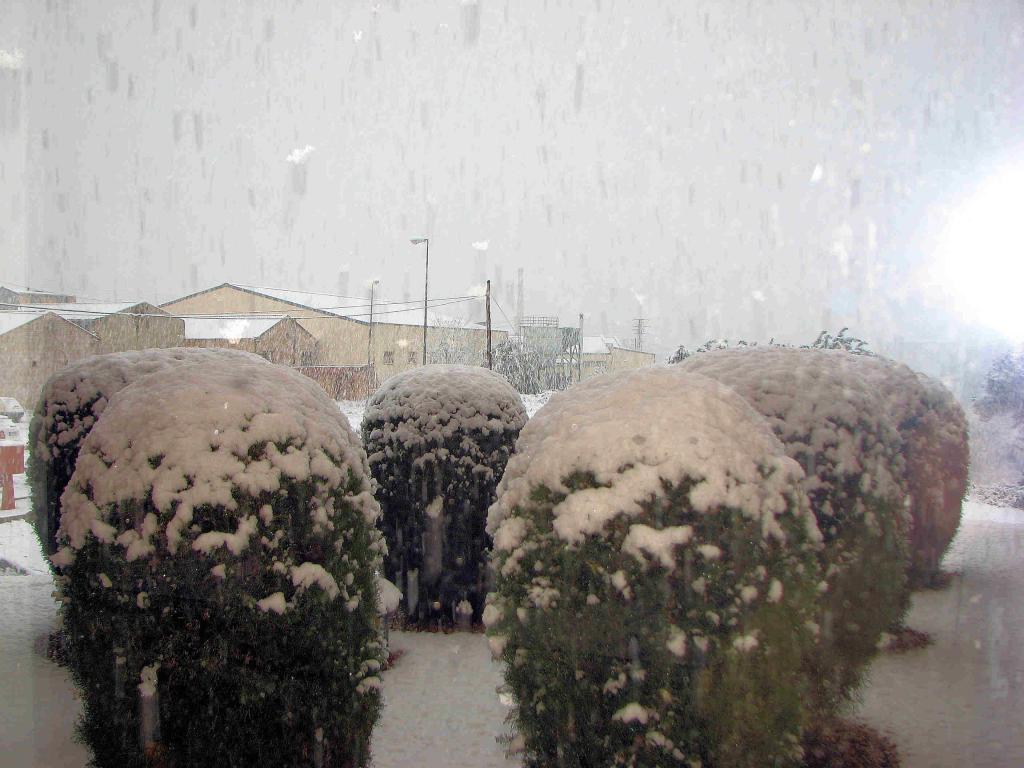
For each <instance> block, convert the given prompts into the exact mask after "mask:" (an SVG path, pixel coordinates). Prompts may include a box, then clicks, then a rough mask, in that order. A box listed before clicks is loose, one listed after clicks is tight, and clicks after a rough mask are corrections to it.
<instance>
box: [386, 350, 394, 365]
mask: <svg viewBox="0 0 1024 768" xmlns="http://www.w3.org/2000/svg"><path fill="white" fill-rule="evenodd" d="M394 364H395V353H394V352H385V353H384V365H394Z"/></svg>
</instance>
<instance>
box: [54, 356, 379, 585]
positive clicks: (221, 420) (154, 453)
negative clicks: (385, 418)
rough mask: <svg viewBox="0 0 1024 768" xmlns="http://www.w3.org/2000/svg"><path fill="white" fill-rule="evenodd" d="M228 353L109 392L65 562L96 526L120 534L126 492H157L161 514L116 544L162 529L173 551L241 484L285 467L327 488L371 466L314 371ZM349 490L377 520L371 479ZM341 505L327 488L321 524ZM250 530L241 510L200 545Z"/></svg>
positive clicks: (71, 512) (85, 450)
mask: <svg viewBox="0 0 1024 768" xmlns="http://www.w3.org/2000/svg"><path fill="white" fill-rule="evenodd" d="M206 351H210V350H206ZM237 354H238V353H236V355H237ZM222 355H223V353H222ZM221 361H222V362H221V363H220V364H217V363H216V362H215V361H214V360H211V361H210V362H208V363H206V364H204V365H179V366H178V367H177V368H175V370H174V375H173V376H163V375H153V376H147V377H143V378H141V379H138V380H136V381H135V382H134V383H133V384H131V385H129V386H127V387H125V388H124V389H122V390H121V391H120V392H118V394H117V396H116V397H113V398H111V401H110V404H109V406H108V407H107V408H106V410H105V411H104V413H103V418H102V419H98V420H97V421H96V424H95V426H94V427H93V428H92V430H91V431H90V432H89V435H88V437H86V439H85V440H84V441H83V443H82V448H81V450H80V452H79V456H78V461H77V464H76V467H75V473H74V475H73V476H72V479H71V483H70V484H69V486H68V488H67V490H66V491H65V493H64V496H63V497H62V507H63V516H62V518H61V526H60V531H59V533H58V537H59V539H60V540H61V541H62V543H64V544H65V545H66V546H64V547H63V548H62V549H61V551H60V552H58V554H57V555H55V556H54V562H55V564H58V565H66V564H68V563H69V562H70V560H71V559H72V558H73V557H74V552H73V550H77V549H79V548H81V547H82V546H83V545H84V543H85V542H86V540H87V538H88V537H89V536H93V537H95V538H97V539H99V540H101V541H110V542H113V534H114V531H115V529H114V528H113V527H112V526H111V525H110V524H109V523H108V522H107V520H108V518H109V515H110V513H111V509H112V507H113V506H114V505H117V504H119V503H121V502H125V501H129V500H140V499H148V500H150V501H151V503H152V505H153V507H154V508H155V510H156V512H157V514H156V515H155V516H154V515H147V520H148V518H150V517H153V518H154V519H153V520H152V521H150V522H144V523H143V525H142V528H141V529H140V530H130V531H126V532H125V533H124V534H122V535H121V536H118V538H117V543H118V544H120V545H122V546H125V547H126V548H128V549H129V554H131V552H132V551H134V552H136V554H137V555H139V554H148V553H149V552H152V551H153V549H154V548H155V547H156V546H157V545H158V544H159V543H161V539H162V540H163V541H162V543H165V544H166V548H167V551H169V552H171V553H174V552H176V551H177V550H178V545H179V543H180V542H181V540H182V539H183V538H186V537H191V535H192V534H191V532H190V529H189V527H190V525H191V523H192V516H193V510H195V509H196V508H199V507H202V506H206V505H214V506H221V507H223V508H225V509H227V510H238V509H239V501H238V498H237V496H236V492H237V493H240V494H242V495H247V496H250V497H257V496H258V495H260V494H262V493H264V492H267V491H274V490H275V489H277V488H279V487H280V485H281V480H282V476H288V477H290V478H294V479H295V480H297V481H300V482H301V481H305V480H309V479H311V478H313V477H316V478H320V479H322V480H323V481H324V482H323V483H321V484H320V485H321V486H322V487H323V488H326V489H336V488H339V487H342V486H343V485H344V484H345V483H346V481H347V478H348V468H351V469H352V470H353V471H354V472H355V473H356V476H359V475H360V473H361V474H362V476H363V477H364V478H365V477H367V476H368V474H369V473H368V466H367V463H366V455H365V453H364V452H363V450H362V447H361V446H360V444H359V439H358V438H357V437H356V436H355V434H354V433H353V432H352V430H351V429H350V428H349V426H348V423H347V421H346V420H345V417H344V416H343V415H342V414H341V412H340V411H339V410H338V408H337V407H336V406H335V404H334V403H333V402H332V401H331V400H330V399H329V398H328V397H327V395H326V394H325V393H324V391H323V390H322V389H321V388H320V387H319V385H317V384H316V382H314V381H313V380H312V379H309V378H306V377H305V376H302V375H301V374H299V373H296V372H294V371H292V370H290V369H288V368H285V367H282V366H276V365H270V364H269V363H266V362H265V361H262V360H260V359H259V358H257V357H255V356H251V355H240V356H237V357H234V358H232V359H230V361H228V358H226V357H222V358H221ZM225 362H228V364H225ZM254 451H255V453H254ZM349 498H350V500H351V501H352V503H353V504H355V505H356V507H357V508H358V509H360V511H361V512H362V513H363V514H364V516H365V518H366V520H367V522H368V523H369V524H370V525H373V523H374V522H375V521H376V519H377V517H378V516H379V514H380V509H379V507H378V505H377V502H376V501H374V499H373V496H372V494H371V493H370V491H369V483H368V482H364V483H363V488H362V490H361V491H360V492H358V493H356V494H355V495H353V496H350V497H349ZM331 504H332V502H331V501H330V500H329V499H326V498H321V496H320V494H319V493H318V494H317V495H316V496H314V498H311V499H309V500H308V506H307V507H305V508H307V509H308V510H309V514H310V515H311V516H312V517H313V520H314V527H319V528H321V529H323V530H325V531H326V530H327V529H330V528H332V527H333V524H332V523H331V520H330V517H331V516H332V514H333V507H332V506H331ZM158 519H159V520H160V521H163V522H157V520H158ZM247 520H252V522H251V523H246V521H247ZM161 529H162V530H161ZM250 529H252V530H255V521H254V518H250V517H247V518H242V519H240V522H239V526H238V530H237V531H234V532H226V533H224V532H218V533H223V536H222V537H220V538H218V539H217V541H210V542H205V540H204V541H200V539H199V538H196V539H195V541H194V542H193V546H192V547H191V550H194V551H196V552H199V551H203V550H204V548H206V543H210V544H211V546H220V544H221V543H226V544H227V545H228V546H229V548H232V547H233V550H232V551H234V549H241V548H244V544H243V543H242V542H240V541H237V540H236V539H237V537H245V536H248V535H250V533H251V530H250ZM128 533H134V536H128V535H127V534H128ZM161 533H162V534H163V536H162V537H160V536H159V534H161ZM154 536H158V538H157V539H156V541H153V537H154ZM224 536H226V537H228V538H223V537H224ZM230 537H236V538H235V539H233V538H230Z"/></svg>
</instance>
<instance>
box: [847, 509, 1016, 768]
mask: <svg viewBox="0 0 1024 768" xmlns="http://www.w3.org/2000/svg"><path fill="white" fill-rule="evenodd" d="M944 564H945V567H946V568H947V569H949V570H952V571H956V572H957V573H958V574H959V575H957V576H956V577H955V578H954V580H953V583H952V585H951V586H950V587H949V588H948V589H945V590H942V591H939V592H918V593H916V594H915V595H914V601H913V606H912V608H911V611H910V614H909V616H908V621H907V623H908V624H909V625H910V626H912V627H913V628H915V629H919V630H924V631H926V632H930V633H931V634H932V636H933V638H934V641H935V642H934V644H933V645H931V646H930V647H928V648H923V649H921V650H917V651H912V652H910V653H905V654H901V655H886V656H882V657H880V658H879V659H877V660H876V661H875V663H874V664H873V665H872V667H871V671H870V678H869V680H868V684H867V686H866V690H865V693H864V701H863V705H862V707H861V709H860V712H859V714H860V715H861V716H862V717H863V718H864V719H865V720H866V721H867V722H869V723H871V724H872V725H874V726H875V727H877V728H880V729H882V730H884V731H886V732H888V733H889V734H890V735H891V736H892V737H893V739H894V740H895V741H896V743H897V745H898V746H899V748H900V753H901V755H902V757H903V766H904V768H947V767H948V768H954V767H956V768H960V767H961V766H973V767H974V768H997V767H998V768H1002V767H1003V766H1006V767H1007V768H1010V767H1011V766H1024V511H1022V510H1018V509H1003V508H999V507H991V506H988V505H986V504H980V503H976V502H967V503H965V504H964V519H963V522H962V523H961V526H960V532H959V533H958V534H957V537H956V539H955V540H954V542H953V546H952V548H951V549H950V552H949V554H948V555H947V556H946V560H945V563H944Z"/></svg>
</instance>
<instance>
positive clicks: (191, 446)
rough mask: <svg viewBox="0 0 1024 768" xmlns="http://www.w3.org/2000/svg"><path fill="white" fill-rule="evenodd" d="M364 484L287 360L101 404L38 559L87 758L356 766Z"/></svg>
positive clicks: (367, 685) (364, 712)
mask: <svg viewBox="0 0 1024 768" xmlns="http://www.w3.org/2000/svg"><path fill="white" fill-rule="evenodd" d="M370 486H371V483H370V480H369V477H368V467H367V464H366V458H365V454H364V453H363V451H362V448H361V447H360V445H359V442H358V438H357V437H356V436H355V434H353V432H352V431H351V429H350V427H349V426H348V424H347V422H346V420H345V418H344V416H343V415H342V414H341V412H340V411H339V410H338V408H337V406H336V405H335V403H333V402H332V401H331V400H330V399H328V398H327V396H326V395H325V394H324V392H323V391H322V390H321V389H320V388H319V387H318V386H317V385H316V384H315V383H314V382H313V381H312V380H310V379H308V378H306V377H304V376H301V375H300V374H298V373H295V372H293V371H290V370H288V369H286V368H281V367H278V366H273V365H269V364H266V363H263V362H254V361H250V360H246V359H244V358H242V359H239V358H235V359H231V360H228V359H221V360H217V361H214V360H211V361H208V362H207V363H206V364H204V365H202V366H182V367H179V368H177V369H175V370H173V371H162V372H158V373H155V374H153V375H150V376H148V377H144V378H142V379H139V380H138V381H136V382H134V383H133V384H131V385H129V386H127V387H125V388H124V389H122V390H121V391H120V392H118V393H117V394H116V395H114V396H113V397H112V398H111V399H110V402H109V404H108V405H107V407H106V409H105V411H104V413H103V417H102V418H101V419H100V420H98V421H97V423H96V424H95V426H94V427H93V428H92V430H91V431H90V433H89V435H88V437H86V439H85V440H84V442H83V443H82V445H81V448H80V451H79V457H78V461H77V465H76V468H75V471H74V474H73V475H72V478H71V482H70V484H69V485H68V488H67V490H66V492H65V494H64V497H63V518H62V520H61V525H60V529H59V531H58V541H59V543H60V549H59V550H58V551H57V553H56V554H55V555H54V556H53V557H52V561H53V563H54V564H55V565H56V566H57V567H58V569H59V573H60V574H61V575H60V579H59V581H60V588H61V592H62V596H61V600H62V601H63V606H62V615H63V620H64V629H65V634H66V636H67V642H68V647H69V653H68V656H69V666H70V668H71V670H72V673H73V676H74V678H75V679H76V681H77V682H78V684H79V685H80V687H81V689H82V692H83V705H84V707H83V718H82V722H81V725H80V731H81V735H82V736H83V737H84V740H85V741H86V743H87V744H88V745H89V747H91V749H92V750H93V753H94V755H95V760H96V763H97V765H100V766H143V765H148V764H150V763H149V762H147V761H150V760H153V761H155V762H156V763H157V764H159V765H163V766H171V767H175V766H180V767H181V768H184V767H185V766H243V765H245V766H247V765H273V766H309V765H313V764H314V763H315V762H318V763H320V764H322V765H325V766H344V767H345V768H349V767H350V766H362V765H366V764H368V762H369V742H370V733H371V730H372V728H373V725H374V722H375V721H376V719H377V716H378V712H379V709H380V694H379V688H380V678H379V677H378V671H379V670H380V668H381V664H382V662H383V660H384V659H383V648H382V645H381V642H380V634H379V629H378V627H377V617H376V613H377V610H376V609H377V594H376V581H375V571H376V569H377V567H378V566H379V563H380V559H381V553H382V552H383V551H384V549H385V547H384V543H383V540H382V538H381V536H380V534H379V532H378V531H377V530H376V528H375V523H376V520H377V518H378V516H379V513H380V512H379V507H378V506H377V503H376V501H374V499H373V496H372V494H371V487H370ZM153 694H155V695H156V698H155V699H153ZM152 701H158V703H159V710H158V715H157V716H156V717H155V718H154V717H152V716H151V714H147V710H146V706H145V704H144V702H152ZM147 717H149V718H150V719H151V720H155V722H156V723H158V724H159V741H158V743H157V744H156V745H155V746H154V745H150V747H149V748H148V749H144V748H143V747H140V736H139V733H140V728H141V729H144V730H145V727H144V725H143V724H144V722H145V721H146V720H147ZM154 752H156V753H157V754H153V753H154Z"/></svg>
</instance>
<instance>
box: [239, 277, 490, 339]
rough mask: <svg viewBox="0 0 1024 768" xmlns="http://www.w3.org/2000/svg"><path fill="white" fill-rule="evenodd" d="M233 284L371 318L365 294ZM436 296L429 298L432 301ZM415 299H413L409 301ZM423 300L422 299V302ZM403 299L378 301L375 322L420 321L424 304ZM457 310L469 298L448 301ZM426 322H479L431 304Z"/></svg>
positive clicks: (338, 312)
mask: <svg viewBox="0 0 1024 768" xmlns="http://www.w3.org/2000/svg"><path fill="white" fill-rule="evenodd" d="M232 287H235V288H240V289H242V290H246V291H251V292H252V293H258V294H261V295H263V296H268V297H270V298H272V299H279V300H281V301H287V302H289V303H292V304H298V305H300V306H303V307H309V308H310V309H315V310H317V311H319V312H327V313H329V314H332V315H337V316H338V317H347V318H350V319H353V320H358V321H361V322H369V320H370V302H369V298H367V297H353V296H342V295H340V294H333V293H311V292H307V291H295V290H290V289H287V288H264V287H260V286H253V285H234V286H232ZM434 301H436V299H431V300H430V302H431V303H433V302H434ZM409 303H414V302H409ZM421 303H422V302H421ZM405 304H406V303H405V302H401V303H395V302H387V303H378V304H376V305H375V306H374V313H373V321H374V323H391V324H393V325H414V326H422V325H423V307H419V308H418V309H417V308H416V307H415V306H413V307H411V308H408V309H406V308H405ZM450 306H451V307H452V308H453V309H454V310H455V312H456V313H457V312H458V311H459V310H460V309H464V308H468V307H470V306H472V305H471V304H470V303H469V302H465V303H453V304H451V305H450ZM427 326H428V327H429V326H435V327H436V326H442V327H457V328H476V329H478V330H479V329H480V326H479V324H478V323H474V322H470V321H467V320H466V319H465V318H463V317H460V316H458V314H454V313H453V314H445V313H441V312H438V311H436V310H435V309H432V308H430V307H428V308H427Z"/></svg>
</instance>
